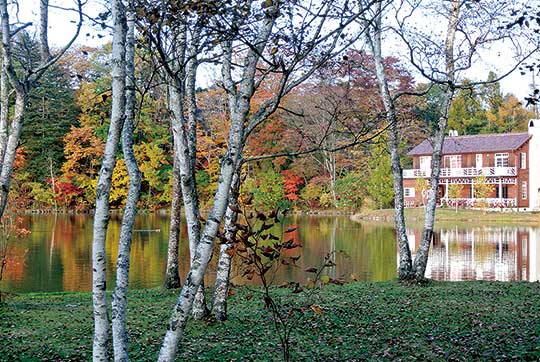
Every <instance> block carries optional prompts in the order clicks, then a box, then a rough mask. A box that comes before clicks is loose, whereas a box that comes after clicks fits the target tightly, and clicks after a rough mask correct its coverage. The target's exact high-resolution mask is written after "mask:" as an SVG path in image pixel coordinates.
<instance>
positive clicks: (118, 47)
mask: <svg viewBox="0 0 540 362" xmlns="http://www.w3.org/2000/svg"><path fill="white" fill-rule="evenodd" d="M112 21H113V44H112V58H111V75H112V106H111V119H110V124H109V131H108V134H107V142H106V144H105V152H104V154H103V159H102V161H101V169H100V172H99V177H98V183H97V187H96V204H95V212H94V226H93V241H92V270H93V273H92V297H93V307H94V342H93V349H92V357H93V360H94V361H107V360H108V353H107V344H108V343H107V342H108V339H109V317H108V311H107V294H106V292H107V285H106V280H107V278H106V250H105V242H106V236H107V227H108V223H109V195H110V191H111V182H112V175H113V171H114V167H115V165H116V156H117V152H118V144H119V141H120V134H121V131H122V127H123V124H124V118H125V110H126V35H127V21H126V12H125V8H124V4H123V3H122V1H121V0H114V1H113V2H112ZM119 249H120V248H119ZM119 252H120V250H119ZM128 260H129V259H128ZM115 294H116V293H115Z"/></svg>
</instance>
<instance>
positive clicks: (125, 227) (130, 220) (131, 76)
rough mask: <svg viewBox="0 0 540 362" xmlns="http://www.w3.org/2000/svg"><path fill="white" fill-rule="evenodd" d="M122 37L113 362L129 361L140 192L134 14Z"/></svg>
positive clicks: (128, 15) (113, 302)
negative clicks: (121, 198) (123, 174)
mask: <svg viewBox="0 0 540 362" xmlns="http://www.w3.org/2000/svg"><path fill="white" fill-rule="evenodd" d="M127 28H128V30H127V35H126V61H125V65H126V92H125V97H126V109H125V120H124V127H123V131H122V151H123V153H124V159H125V162H126V167H127V171H128V175H129V189H128V196H127V200H126V207H125V208H124V215H123V216H122V228H121V230H120V238H119V240H118V259H117V263H116V265H117V267H116V286H115V289H114V293H113V301H112V331H113V348H114V360H115V361H117V362H120V361H121V362H126V361H129V356H128V334H127V327H126V305H127V294H128V284H129V266H130V253H131V241H132V236H133V224H134V223H135V215H136V213H137V202H138V201H139V196H140V191H141V173H140V171H139V166H138V165H137V160H136V158H135V153H134V151H133V119H134V117H135V13H134V12H133V9H131V8H130V9H129V10H128V14H127Z"/></svg>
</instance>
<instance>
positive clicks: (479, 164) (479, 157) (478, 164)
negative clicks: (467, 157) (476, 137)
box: [476, 153, 484, 168]
mask: <svg viewBox="0 0 540 362" xmlns="http://www.w3.org/2000/svg"><path fill="white" fill-rule="evenodd" d="M483 157H484V155H482V154H481V153H477V154H476V168H482V167H483V166H482V164H483V162H482V161H483Z"/></svg>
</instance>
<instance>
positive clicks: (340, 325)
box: [0, 282, 540, 361]
mask: <svg viewBox="0 0 540 362" xmlns="http://www.w3.org/2000/svg"><path fill="white" fill-rule="evenodd" d="M275 292H276V293H277V294H280V295H282V296H283V297H286V298H287V301H288V302H289V303H295V302H300V301H301V300H302V299H303V298H304V296H303V294H304V293H299V294H294V295H290V294H289V292H288V291H287V290H285V289H279V290H277V289H276V291H275ZM176 294H177V293H176V292H166V291H161V290H158V289H155V290H137V291H132V292H131V293H130V297H129V312H128V313H129V329H130V348H131V351H130V354H131V358H132V360H134V361H154V360H155V359H156V355H157V352H158V349H159V344H160V342H161V339H162V336H163V333H164V329H165V324H166V323H167V319H168V315H169V312H170V310H171V307H172V305H173V303H174V300H175V297H176ZM250 296H253V298H252V299H250V300H248V299H249V298H250ZM315 303H317V304H318V305H320V306H321V307H322V310H323V313H322V314H318V313H315V312H314V311H313V310H311V309H309V310H308V311H307V312H306V313H305V314H304V316H303V318H302V319H301V321H300V322H299V323H298V325H297V326H296V328H295V329H294V332H293V333H292V337H291V340H292V347H291V348H292V355H293V359H294V360H298V361H361V360H373V361H385V360H386V361H398V360H404V361H405V360H406V361H415V360H416V361H448V360H453V361H468V360H492V361H495V360H531V361H532V360H534V361H536V360H540V308H539V306H540V284H539V283H502V282H455V283H452V282H430V283H429V284H428V285H425V286H402V285H399V284H398V283H397V282H385V283H354V284H346V285H343V286H337V285H329V286H325V288H324V289H323V290H321V291H320V292H318V293H317V295H316V301H315ZM0 315H1V318H0V360H2V361H59V360H62V361H82V360H89V359H90V355H91V344H92V343H91V339H92V306H91V296H90V294H89V293H61V294H25V295H17V296H11V297H10V298H9V299H8V300H7V302H6V303H5V304H4V305H2V306H0ZM269 316H270V314H269V312H268V311H266V310H265V309H264V308H263V306H262V303H261V302H260V299H259V296H258V294H257V291H256V290H253V289H246V288H239V289H238V290H236V293H235V294H234V295H233V296H232V297H231V300H230V320H229V321H227V322H224V323H219V322H213V321H205V322H197V323H190V324H189V328H188V332H187V335H186V336H185V338H184V339H183V341H182V344H181V347H180V355H179V359H178V360H182V361H201V360H208V361H217V360H220V361H226V360H227V361H245V360H250V361H255V360H256V361H271V360H279V359H280V350H279V343H278V338H277V335H276V333H275V331H274V329H273V327H272V323H271V319H270V317H269Z"/></svg>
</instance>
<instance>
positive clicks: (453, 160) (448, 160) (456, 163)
mask: <svg viewBox="0 0 540 362" xmlns="http://www.w3.org/2000/svg"><path fill="white" fill-rule="evenodd" d="M444 160H445V164H446V167H449V168H461V155H452V156H444Z"/></svg>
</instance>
